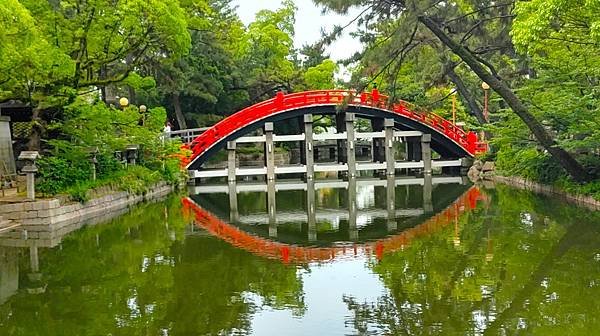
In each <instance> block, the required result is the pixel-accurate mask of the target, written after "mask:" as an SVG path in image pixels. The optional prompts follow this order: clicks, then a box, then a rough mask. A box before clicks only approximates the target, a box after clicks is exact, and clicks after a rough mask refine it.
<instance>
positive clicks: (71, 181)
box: [37, 101, 187, 202]
mask: <svg viewBox="0 0 600 336" xmlns="http://www.w3.org/2000/svg"><path fill="white" fill-rule="evenodd" d="M65 113H66V114H67V116H68V118H65V119H66V121H64V122H61V123H53V124H51V129H54V130H60V135H59V136H57V137H56V138H55V139H53V140H50V141H49V143H48V145H49V146H48V148H47V149H46V150H45V151H44V152H43V155H42V156H43V157H42V158H41V159H40V160H39V161H38V166H39V173H38V178H37V190H38V191H39V192H40V193H42V194H43V195H44V196H53V195H57V194H67V195H68V196H70V198H71V199H72V200H74V201H79V202H85V201H87V200H88V199H89V198H90V194H92V190H94V189H109V190H124V191H129V192H132V193H136V194H143V193H145V192H146V191H147V190H148V189H149V188H150V187H151V186H152V185H155V184H156V183H158V182H160V181H166V182H168V183H171V184H173V185H179V184H180V183H181V182H182V181H183V180H184V179H185V172H183V171H182V170H181V167H180V158H181V157H182V156H185V155H186V154H187V153H185V152H184V151H183V150H182V149H181V144H180V143H179V142H176V141H171V140H168V141H167V140H165V139H164V138H163V136H162V129H163V125H164V123H165V120H166V111H165V110H164V109H163V108H154V109H150V110H149V111H148V113H146V114H145V115H144V114H142V113H140V112H139V110H138V109H137V108H136V107H134V106H132V107H128V108H126V109H124V110H119V109H115V108H112V107H108V106H106V105H105V104H103V103H101V102H98V103H95V104H89V103H86V102H84V101H77V102H75V103H74V104H72V105H70V106H67V107H66V108H65ZM128 145H138V146H139V151H138V157H137V159H136V165H127V164H126V163H125V158H123V157H122V158H121V159H118V156H119V155H117V153H119V152H120V153H121V154H122V155H121V156H124V155H125V151H124V149H125V148H126V147H127V146H128ZM96 151H97V154H96V163H95V167H96V180H93V179H92V176H93V167H94V163H92V154H91V153H92V152H96Z"/></svg>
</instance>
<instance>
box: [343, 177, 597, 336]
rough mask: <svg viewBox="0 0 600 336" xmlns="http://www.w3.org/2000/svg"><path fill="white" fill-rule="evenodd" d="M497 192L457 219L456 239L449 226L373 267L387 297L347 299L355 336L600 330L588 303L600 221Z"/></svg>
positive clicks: (576, 211)
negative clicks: (483, 205)
mask: <svg viewBox="0 0 600 336" xmlns="http://www.w3.org/2000/svg"><path fill="white" fill-rule="evenodd" d="M491 193H492V199H493V202H492V204H490V205H489V208H487V209H479V210H478V211H475V212H473V213H470V214H468V215H466V216H463V217H462V218H459V219H458V222H457V227H458V229H459V232H460V236H459V237H458V238H459V239H458V240H456V239H455V238H456V237H454V230H455V229H454V228H453V227H448V228H447V229H446V230H443V231H441V232H437V233H435V234H433V235H431V236H429V237H427V238H424V239H420V240H417V241H413V243H412V244H411V245H410V246H409V247H408V248H407V249H406V250H404V251H400V252H396V253H392V254H389V255H385V257H384V258H383V260H382V261H381V262H373V264H372V265H371V267H372V269H373V270H374V272H375V273H377V274H379V276H380V277H381V279H382V281H383V282H384V284H385V285H386V287H387V288H388V293H387V294H386V295H383V296H382V297H380V298H379V299H378V300H377V301H376V302H357V301H356V300H355V299H354V298H353V297H345V298H344V301H345V302H346V304H347V306H348V308H349V309H350V310H351V311H352V313H353V317H352V323H354V326H355V327H356V329H357V330H358V331H359V332H361V333H363V334H369V333H372V334H393V335H403V334H411V335H412V334H440V335H448V334H461V335H462V334H489V335H497V334H514V333H515V332H517V331H519V330H521V329H523V330H521V331H522V332H524V333H527V334H532V333H533V334H544V335H546V334H552V333H557V332H560V333H563V334H593V333H594V332H595V331H596V330H598V328H599V327H600V319H599V318H598V317H597V316H598V313H599V312H600V303H599V302H598V301H597V300H593V299H590V298H593V297H600V254H598V253H599V251H598V246H599V243H600V226H598V225H597V222H598V217H599V216H598V215H597V214H592V213H590V212H586V211H584V210H581V209H578V208H575V207H571V206H565V205H562V204H560V203H559V202H555V201H552V200H548V199H545V198H539V197H536V196H533V195H531V194H528V193H524V192H518V191H514V190H511V189H506V188H499V189H498V190H497V191H493V192H491ZM594 219H595V220H594ZM457 242H459V243H457ZM565 331H566V333H565Z"/></svg>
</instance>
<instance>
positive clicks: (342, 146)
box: [335, 113, 347, 163]
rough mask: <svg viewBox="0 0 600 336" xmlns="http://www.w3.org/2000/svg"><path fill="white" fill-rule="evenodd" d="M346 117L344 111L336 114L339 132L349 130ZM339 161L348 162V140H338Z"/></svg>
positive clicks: (336, 124)
mask: <svg viewBox="0 0 600 336" xmlns="http://www.w3.org/2000/svg"><path fill="white" fill-rule="evenodd" d="M344 117H345V114H344V113H337V114H336V115H335V126H336V129H337V132H338V133H343V132H345V131H346V130H347V129H346V122H345V119H344ZM337 162H338V163H346V162H347V156H346V140H337Z"/></svg>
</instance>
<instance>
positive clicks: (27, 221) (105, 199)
mask: <svg viewBox="0 0 600 336" xmlns="http://www.w3.org/2000/svg"><path fill="white" fill-rule="evenodd" d="M173 190H174V187H173V186H171V185H168V184H167V183H159V184H157V185H155V186H154V187H152V188H151V189H150V190H149V191H148V192H147V193H146V194H144V195H135V194H131V193H129V192H125V191H121V192H113V193H111V194H108V195H106V196H102V197H98V198H94V199H91V200H89V201H88V202H86V203H83V204H82V203H65V202H64V201H61V200H59V199H44V200H38V201H30V202H22V203H12V204H2V205H0V216H1V217H0V225H4V226H0V230H2V229H1V228H2V227H4V228H5V229H3V230H4V231H7V229H6V228H11V229H13V228H15V227H19V229H20V231H21V234H22V233H23V232H26V235H27V236H28V237H30V238H35V239H52V238H54V237H55V236H62V235H64V234H65V233H67V232H66V231H72V230H73V229H72V227H73V225H74V224H77V223H82V222H86V221H90V220H92V219H94V218H97V217H103V218H106V217H107V214H112V213H114V214H116V215H118V214H122V213H123V209H127V208H128V207H130V206H132V205H134V204H137V203H140V202H142V201H146V200H153V199H157V198H162V197H165V196H166V195H168V194H169V193H171V192H172V191H173ZM2 218H4V223H3V221H2ZM11 234H18V233H11Z"/></svg>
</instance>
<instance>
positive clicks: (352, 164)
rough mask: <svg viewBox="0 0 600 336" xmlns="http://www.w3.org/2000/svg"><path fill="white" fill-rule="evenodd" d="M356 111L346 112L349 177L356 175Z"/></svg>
mask: <svg viewBox="0 0 600 336" xmlns="http://www.w3.org/2000/svg"><path fill="white" fill-rule="evenodd" d="M355 119H356V116H355V115H354V113H346V135H347V139H348V140H347V146H346V147H347V157H346V162H347V163H348V179H353V178H355V177H356V136H355V132H354V120H355Z"/></svg>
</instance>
